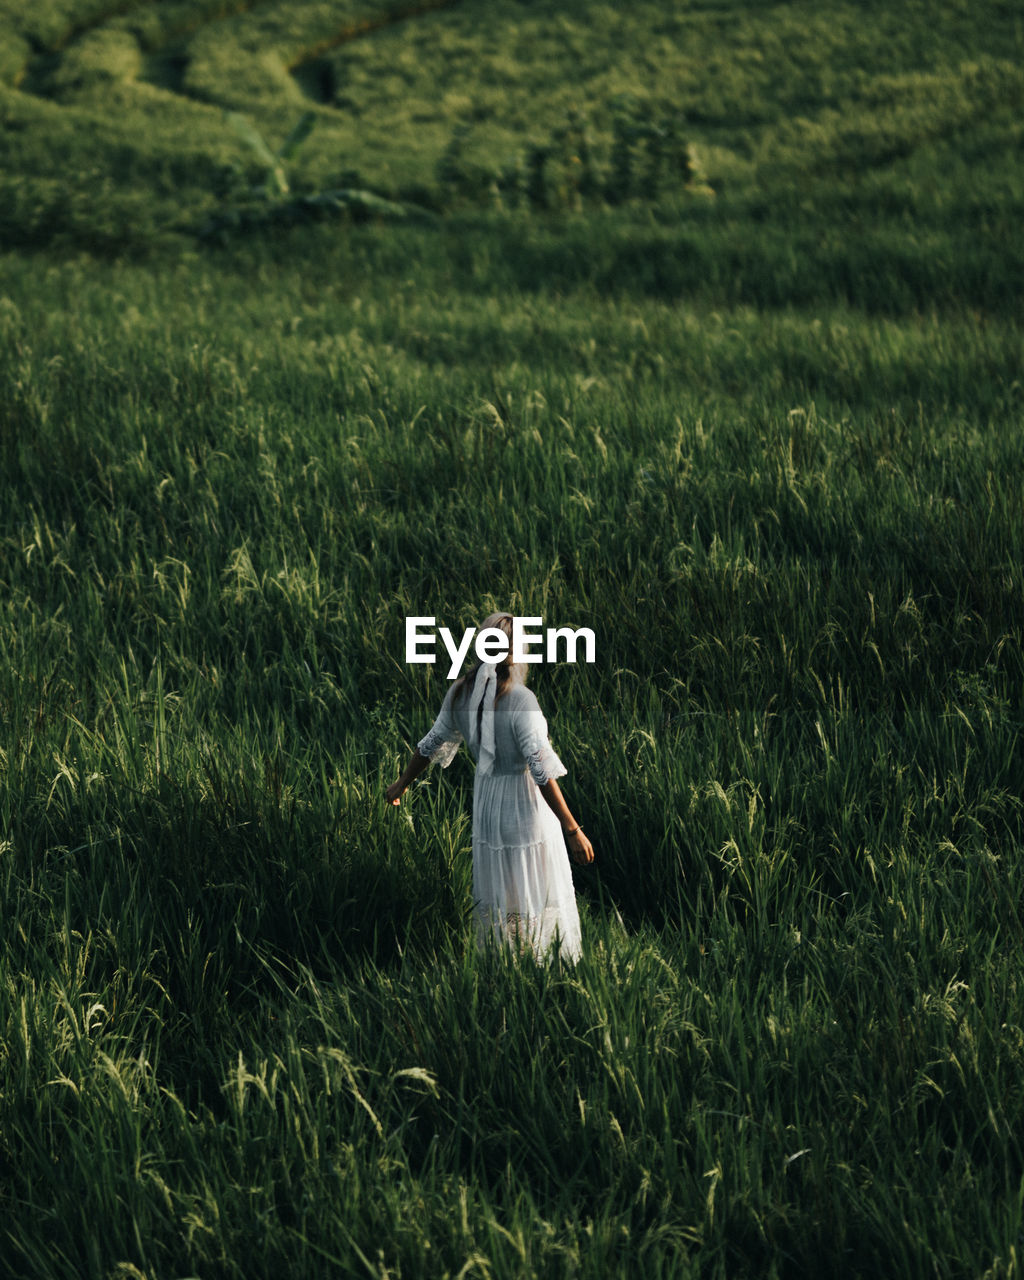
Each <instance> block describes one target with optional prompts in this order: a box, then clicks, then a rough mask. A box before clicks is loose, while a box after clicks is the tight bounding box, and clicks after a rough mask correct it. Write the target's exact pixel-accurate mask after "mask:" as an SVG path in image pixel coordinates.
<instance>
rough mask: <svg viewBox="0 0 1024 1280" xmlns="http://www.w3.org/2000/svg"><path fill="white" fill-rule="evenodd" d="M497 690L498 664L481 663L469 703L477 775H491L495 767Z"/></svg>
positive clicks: (470, 727)
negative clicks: (495, 701)
mask: <svg viewBox="0 0 1024 1280" xmlns="http://www.w3.org/2000/svg"><path fill="white" fill-rule="evenodd" d="M497 690H498V664H497V663H496V662H481V664H480V666H479V667H478V668H477V672H476V677H475V678H474V680H473V693H472V696H471V698H470V702H469V746H470V750H472V751H475V752H476V756H477V765H476V768H477V773H481V774H486V773H490V772H491V769H492V767H493V765H494V698H495V694H496V693H497ZM481 705H482V706H483V712H482V713H481V711H480V707H481Z"/></svg>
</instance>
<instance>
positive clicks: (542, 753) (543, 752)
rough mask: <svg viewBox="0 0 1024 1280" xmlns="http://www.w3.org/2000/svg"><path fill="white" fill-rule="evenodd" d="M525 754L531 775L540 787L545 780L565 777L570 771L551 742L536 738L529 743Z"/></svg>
mask: <svg viewBox="0 0 1024 1280" xmlns="http://www.w3.org/2000/svg"><path fill="white" fill-rule="evenodd" d="M524 754H525V756H526V767H527V768H528V769H529V770H530V777H531V778H532V779H533V780H534V782H536V784H537V786H538V787H542V786H543V785H544V784H545V782H550V781H551V779H552V778H564V777H565V775H566V774H567V773H568V772H569V770H568V769H567V768H566V767H565V765H564V764H562V762H561V760H559V758H558V756H557V755H555V751H554V748H553V747H552V746H551V743H550V742H545V741H542V740H541V739H535V740H534V741H533V742H530V743H528V744H527V750H526V751H525V753H524Z"/></svg>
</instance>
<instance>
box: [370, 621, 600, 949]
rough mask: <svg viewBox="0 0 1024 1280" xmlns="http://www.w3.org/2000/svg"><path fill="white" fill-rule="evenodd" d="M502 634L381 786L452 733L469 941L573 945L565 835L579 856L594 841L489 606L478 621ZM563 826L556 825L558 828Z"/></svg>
mask: <svg viewBox="0 0 1024 1280" xmlns="http://www.w3.org/2000/svg"><path fill="white" fill-rule="evenodd" d="M487 628H497V629H498V630H500V631H502V632H504V633H505V635H507V636H508V638H509V652H508V653H507V654H506V656H505V657H504V658H502V659H500V660H499V661H498V662H494V663H492V662H481V663H479V664H478V665H477V666H476V667H474V668H473V670H471V671H469V672H468V673H467V674H466V675H464V676H463V677H462V678H461V679H460V680H457V681H456V682H455V683H454V684H453V685H452V687H451V688H450V689H449V690H448V693H447V694H446V695H445V699H444V702H443V704H442V706H441V710H440V712H439V714H438V717H437V720H436V721H435V722H434V726H433V728H432V729H431V730H430V732H429V733H428V734H427V736H426V737H425V738H423V739H422V741H421V742H420V743H419V744H418V746H417V748H416V750H415V751H414V752H413V755H412V758H411V759H410V761H409V763H408V765H406V767H405V770H404V771H403V773H402V774H401V776H400V777H399V778H398V779H397V780H396V781H395V782H393V783H392V784H391V786H390V787H388V789H387V792H386V795H387V799H388V800H389V801H390V802H391V803H392V804H398V802H399V799H400V797H401V796H402V794H403V793H404V792H405V790H406V789H407V788H408V786H409V784H410V783H411V782H412V781H413V780H414V779H415V778H417V777H418V776H419V775H420V774H421V773H422V772H423V770H424V769H426V767H427V765H428V764H430V762H431V761H432V760H433V761H435V762H436V763H438V764H440V765H441V766H442V767H447V766H448V765H449V764H451V762H452V760H453V759H454V757H455V753H456V752H457V751H458V749H459V743H460V742H462V741H463V740H465V741H466V743H467V744H468V746H469V750H470V753H471V755H472V756H473V759H474V760H475V761H476V762H477V765H476V778H475V781H474V786H473V898H474V911H473V916H474V924H475V928H476V935H477V940H478V943H480V944H481V945H482V944H484V943H485V942H486V941H487V939H488V938H493V939H495V940H496V941H498V942H511V943H513V944H517V945H524V946H526V947H529V948H530V949H531V950H533V951H534V952H535V953H536V954H538V955H540V954H542V953H544V952H546V951H547V950H548V948H549V947H551V946H552V945H553V944H555V942H556V939H557V944H558V946H559V948H560V954H561V955H562V956H564V957H566V959H571V960H576V959H578V958H579V955H580V952H581V940H580V918H579V912H578V911H577V909H576V896H575V894H574V892H573V886H572V872H571V870H570V868H569V858H568V854H567V851H566V842H567V841H568V844H569V848H570V849H571V850H572V853H573V857H574V858H575V860H576V861H577V862H579V863H590V862H593V860H594V850H593V847H592V845H591V843H590V841H589V840H588V839H587V837H586V836H585V835H584V834H583V830H582V828H581V827H580V824H579V823H578V822H577V821H576V820H575V819H574V818H573V816H572V814H571V813H570V812H569V807H568V805H567V804H566V802H565V798H564V797H563V795H562V792H561V790H560V788H559V786H558V783H557V782H556V781H555V779H556V778H560V777H562V776H563V775H564V774H565V773H566V772H567V770H566V768H565V766H564V765H563V764H562V762H561V760H559V758H558V756H557V755H555V753H554V751H553V750H552V748H551V744H550V742H549V741H548V726H547V721H546V720H545V719H544V715H543V713H542V712H541V709H540V707H539V705H538V703H537V699H536V698H535V697H534V695H533V693H532V692H531V691H530V690H529V689H527V688H526V685H525V684H524V683H523V681H524V673H525V668H524V667H522V666H520V665H516V664H513V662H512V615H511V614H510V613H492V614H491V616H490V617H489V618H487V619H486V620H485V621H484V623H483V627H482V628H481V630H486V629H487ZM563 833H564V834H563Z"/></svg>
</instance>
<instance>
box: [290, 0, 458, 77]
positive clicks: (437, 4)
mask: <svg viewBox="0 0 1024 1280" xmlns="http://www.w3.org/2000/svg"><path fill="white" fill-rule="evenodd" d="M461 3H462V0H419V3H418V4H409V5H405V6H403V7H402V8H401V9H395V10H393V11H392V12H391V13H388V14H384V15H382V16H381V17H379V18H363V19H361V20H360V21H358V22H351V23H348V24H347V25H346V26H344V27H341V28H339V29H338V31H336V32H335V33H334V35H332V36H328V37H327V38H326V39H324V40H320V41H318V42H317V43H316V44H315V45H312V46H311V47H310V48H309V49H306V50H304V51H303V53H301V54H300V55H299V56H298V57H297V58H294V59H293V60H292V61H291V62H290V63H289V65H288V70H289V71H298V70H300V69H301V68H302V67H304V66H305V65H306V64H307V63H309V62H312V61H313V60H314V59H316V58H322V57H323V56H324V54H325V53H330V52H331V50H332V49H337V48H340V46H341V45H343V44H350V43H351V42H352V41H353V40H358V39H359V38H360V37H361V36H368V35H372V34H373V32H374V31H382V30H384V29H385V28H387V27H397V26H398V24H399V23H400V22H408V21H409V19H410V18H420V17H423V15H424V14H428V13H438V12H440V11H441V10H444V9H457V8H458V7H459V5H460V4H461Z"/></svg>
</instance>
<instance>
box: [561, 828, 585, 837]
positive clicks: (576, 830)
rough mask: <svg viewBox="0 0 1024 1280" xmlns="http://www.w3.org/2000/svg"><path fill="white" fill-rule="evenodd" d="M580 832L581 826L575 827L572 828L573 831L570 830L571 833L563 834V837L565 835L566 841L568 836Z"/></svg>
mask: <svg viewBox="0 0 1024 1280" xmlns="http://www.w3.org/2000/svg"><path fill="white" fill-rule="evenodd" d="M582 830H583V828H582V826H575V827H573V829H572V830H571V831H567V832H566V833H565V835H566V839H568V838H569V836H574V835H575V834H576V833H577V832H578V831H582Z"/></svg>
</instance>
